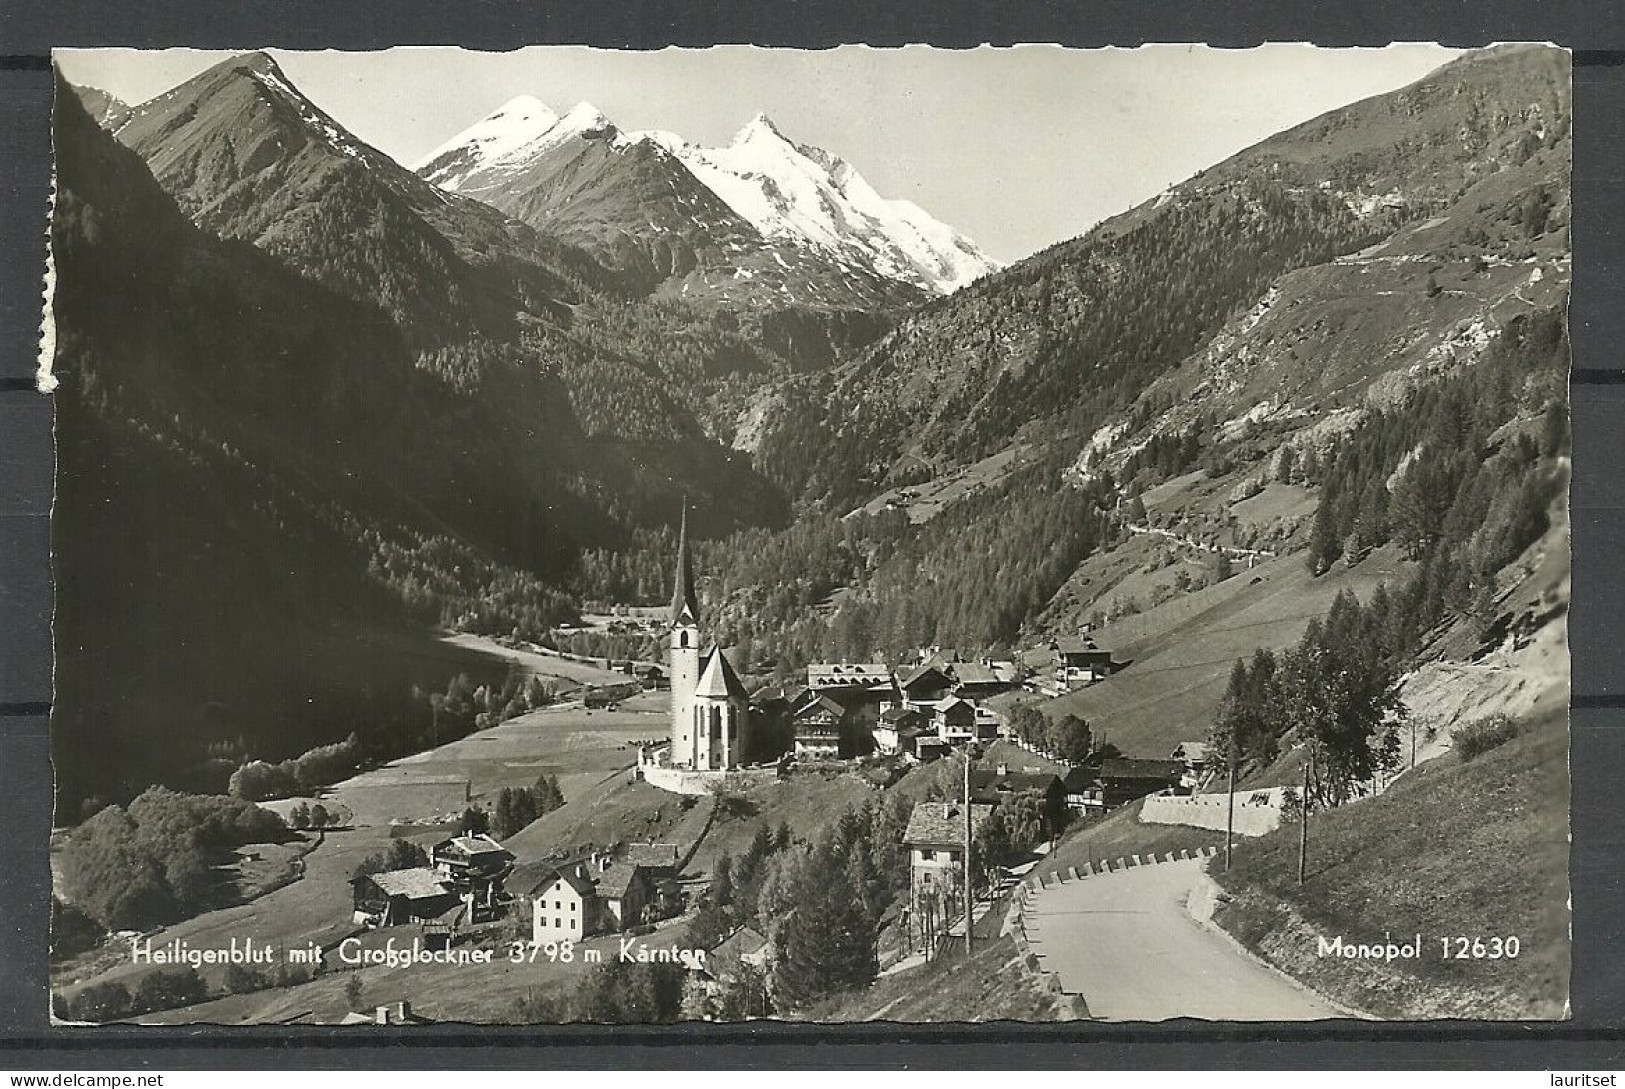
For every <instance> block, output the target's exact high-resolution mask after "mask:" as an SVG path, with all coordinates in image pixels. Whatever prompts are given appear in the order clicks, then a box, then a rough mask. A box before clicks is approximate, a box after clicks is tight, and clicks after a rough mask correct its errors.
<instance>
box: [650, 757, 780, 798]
mask: <svg viewBox="0 0 1625 1089" xmlns="http://www.w3.org/2000/svg"><path fill="white" fill-rule="evenodd" d="M638 773H639V774H640V775H642V776H643V778H644V779H645V780H647V781H648V783H649V785H650V786H657V787H659V788H660V789H661V790H666V791H670V792H671V793H673V794H687V795H689V796H691V797H696V798H702V797H704V796H705V795H707V794H713V793H715V792H716V791H717V790H719V789H727V787H728V786H730V785H732V784H734V783H737V784H738V785H739V786H740V787H741V788H743V787H747V786H751V785H754V784H756V783H760V782H766V781H770V780H773V779H776V778H778V774H779V769H778V768H777V767H769V768H750V769H747V770H744V771H689V770H687V769H685V768H666V767H661V766H659V765H658V764H642V765H640V766H639V768H638Z"/></svg>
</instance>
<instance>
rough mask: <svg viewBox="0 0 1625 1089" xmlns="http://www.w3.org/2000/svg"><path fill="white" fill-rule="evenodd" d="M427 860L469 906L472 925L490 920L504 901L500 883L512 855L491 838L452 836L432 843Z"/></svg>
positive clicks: (509, 869)
mask: <svg viewBox="0 0 1625 1089" xmlns="http://www.w3.org/2000/svg"><path fill="white" fill-rule="evenodd" d="M429 861H430V862H431V863H432V864H433V865H434V868H435V869H436V870H437V871H439V873H440V874H441V876H443V877H444V878H446V880H447V881H449V882H450V883H451V885H452V887H453V888H455V889H456V890H457V892H458V894H459V895H461V896H463V897H464V898H465V899H466V900H467V902H468V905H469V908H470V911H471V914H472V916H473V917H472V918H471V919H470V921H471V922H476V923H478V922H484V921H485V920H486V919H489V918H492V917H493V916H494V915H495V914H496V912H497V910H498V908H499V907H500V905H501V903H502V902H503V900H504V899H505V895H504V892H503V881H504V880H505V879H506V878H507V876H508V874H510V873H512V872H513V864H514V856H513V854H512V852H510V851H509V850H508V849H507V848H505V847H503V846H502V844H500V843H498V842H497V841H496V840H494V839H492V838H491V837H490V836H487V835H484V834H480V835H472V836H470V835H463V836H453V837H451V838H450V839H445V840H441V841H440V842H439V843H437V844H435V845H434V847H433V848H432V849H431V850H430V852H429Z"/></svg>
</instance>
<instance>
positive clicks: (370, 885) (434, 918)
mask: <svg viewBox="0 0 1625 1089" xmlns="http://www.w3.org/2000/svg"><path fill="white" fill-rule="evenodd" d="M350 889H351V894H352V904H353V909H354V910H353V914H352V918H353V919H354V921H355V922H357V923H361V924H363V925H365V926H372V927H381V926H401V925H403V924H406V923H414V922H415V923H424V924H427V923H431V922H432V923H436V924H437V925H442V926H443V925H446V922H447V916H448V913H454V912H456V911H460V910H461V909H462V907H463V897H462V894H461V893H459V892H458V891H457V887H456V886H455V885H454V884H453V883H452V882H451V880H450V879H449V878H447V877H446V876H445V875H444V874H442V873H441V872H440V871H439V870H437V869H435V868H433V867H432V866H415V867H413V868H411V869H406V870H385V871H384V872H382V873H370V874H362V875H361V876H360V877H356V878H352V879H351V881H350Z"/></svg>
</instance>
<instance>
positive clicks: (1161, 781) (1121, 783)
mask: <svg viewBox="0 0 1625 1089" xmlns="http://www.w3.org/2000/svg"><path fill="white" fill-rule="evenodd" d="M1184 774H1185V765H1184V764H1183V763H1181V762H1180V761H1178V760H1132V759H1128V758H1126V757H1121V758H1116V759H1111V760H1103V761H1101V763H1100V767H1099V769H1098V770H1097V771H1096V772H1095V778H1096V780H1097V781H1098V782H1099V784H1100V791H1101V798H1102V801H1103V803H1104V804H1105V807H1106V808H1107V809H1116V808H1117V807H1118V806H1120V805H1125V804H1127V803H1128V802H1132V801H1134V799H1136V798H1143V797H1145V796H1146V795H1147V794H1156V793H1158V792H1160V791H1164V790H1172V789H1173V788H1174V787H1176V786H1178V785H1179V781H1180V778H1181V777H1182V776H1183V775H1184Z"/></svg>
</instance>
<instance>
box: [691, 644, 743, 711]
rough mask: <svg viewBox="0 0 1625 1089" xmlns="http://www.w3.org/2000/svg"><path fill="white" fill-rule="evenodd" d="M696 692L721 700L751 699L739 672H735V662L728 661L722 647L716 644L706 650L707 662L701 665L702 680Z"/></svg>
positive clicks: (696, 687)
mask: <svg viewBox="0 0 1625 1089" xmlns="http://www.w3.org/2000/svg"><path fill="white" fill-rule="evenodd" d="M694 694H695V695H696V696H705V697H707V698H708V699H719V700H727V699H736V700H749V699H750V695H749V693H747V692H746V691H745V686H744V684H743V683H741V681H740V680H739V674H737V673H735V672H734V667H733V663H732V662H730V661H728V656H727V655H726V654H724V653H723V652H722V648H721V647H716V646H713V647H712V648H711V649H710V650H708V651H706V655H705V662H704V664H703V665H701V666H700V682H699V684H697V685H696V686H695V688H694Z"/></svg>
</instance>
